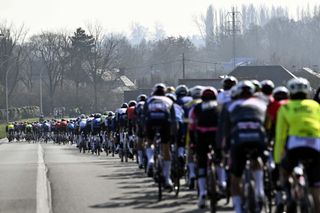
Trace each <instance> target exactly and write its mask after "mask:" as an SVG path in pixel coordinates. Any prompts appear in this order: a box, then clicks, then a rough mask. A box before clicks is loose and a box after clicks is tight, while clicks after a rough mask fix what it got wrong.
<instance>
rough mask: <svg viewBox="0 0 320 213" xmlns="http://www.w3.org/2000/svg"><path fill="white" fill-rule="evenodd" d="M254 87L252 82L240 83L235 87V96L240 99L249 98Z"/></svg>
mask: <svg viewBox="0 0 320 213" xmlns="http://www.w3.org/2000/svg"><path fill="white" fill-rule="evenodd" d="M255 89H256V87H255V85H254V84H253V83H252V81H248V80H245V81H241V82H239V84H238V85H237V93H236V94H237V96H239V97H241V98H247V97H251V96H252V95H253V94H254V93H255Z"/></svg>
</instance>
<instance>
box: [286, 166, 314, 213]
mask: <svg viewBox="0 0 320 213" xmlns="http://www.w3.org/2000/svg"><path fill="white" fill-rule="evenodd" d="M308 165H310V161H308V160H304V161H300V162H299V164H298V166H296V167H295V168H294V170H293V172H292V174H291V176H290V178H289V183H290V192H287V193H290V194H288V197H290V202H289V205H288V206H287V212H301V213H314V212H315V207H314V202H313V197H312V196H311V194H310V192H309V189H308V186H309V184H308V178H307V177H306V172H305V170H306V167H308Z"/></svg>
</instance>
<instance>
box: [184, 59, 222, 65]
mask: <svg viewBox="0 0 320 213" xmlns="http://www.w3.org/2000/svg"><path fill="white" fill-rule="evenodd" d="M185 61H191V62H197V63H202V64H214V65H217V64H220V63H219V62H210V61H200V60H194V59H185Z"/></svg>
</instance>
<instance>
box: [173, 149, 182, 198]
mask: <svg viewBox="0 0 320 213" xmlns="http://www.w3.org/2000/svg"><path fill="white" fill-rule="evenodd" d="M171 154H172V166H171V178H172V182H173V190H174V191H175V196H176V197H178V195H179V191H180V179H181V177H182V176H183V174H182V170H183V168H181V166H182V165H181V163H180V161H179V155H178V149H177V147H176V145H175V144H172V146H171Z"/></svg>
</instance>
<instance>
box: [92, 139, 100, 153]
mask: <svg viewBox="0 0 320 213" xmlns="http://www.w3.org/2000/svg"><path fill="white" fill-rule="evenodd" d="M91 145H92V147H91V153H92V154H97V155H100V150H101V146H100V138H99V135H93V136H92V143H91Z"/></svg>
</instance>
